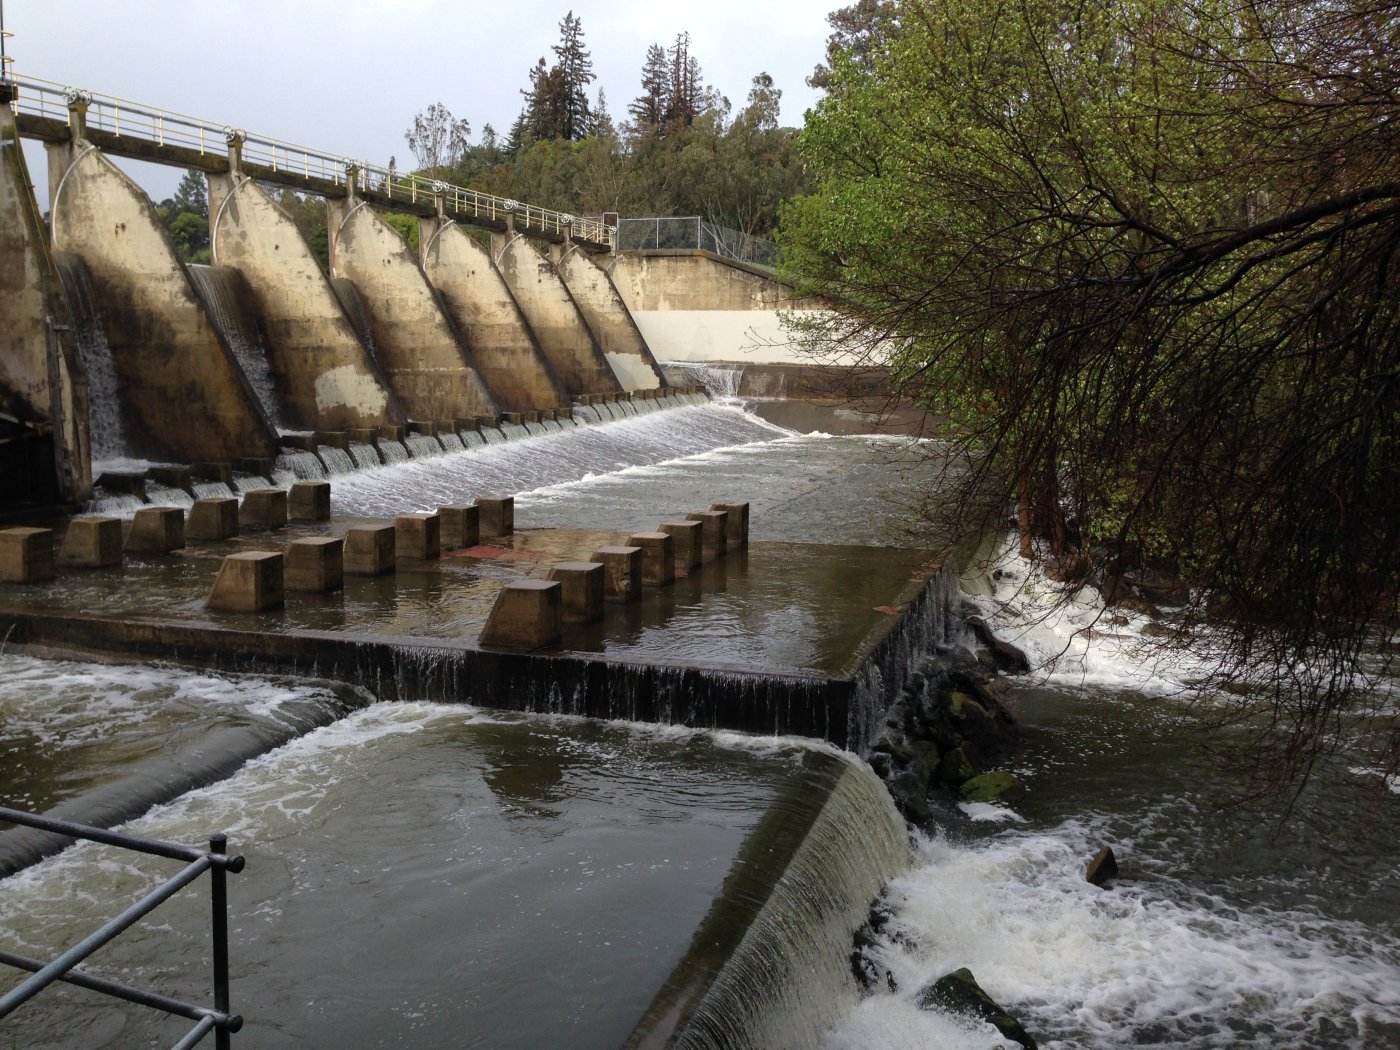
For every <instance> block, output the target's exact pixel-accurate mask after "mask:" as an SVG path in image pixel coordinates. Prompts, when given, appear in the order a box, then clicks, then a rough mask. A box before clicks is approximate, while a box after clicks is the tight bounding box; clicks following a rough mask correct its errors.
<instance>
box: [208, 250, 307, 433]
mask: <svg viewBox="0 0 1400 1050" xmlns="http://www.w3.org/2000/svg"><path fill="white" fill-rule="evenodd" d="M186 269H188V270H189V273H190V282H191V283H192V284H193V285H194V288H195V291H196V292H198V293H199V297H200V298H201V299H203V300H204V307H205V310H206V311H207V312H208V315H209V320H210V321H211V322H213V325H214V327H215V328H217V329H218V330H219V334H221V335H222V336H223V337H224V340H225V341H226V342H227V343H228V345H229V348H230V349H231V350H232V351H233V356H234V357H236V358H237V359H238V366H239V368H241V369H242V370H243V374H244V376H246V377H247V379H248V383H249V385H250V386H252V388H253V393H255V394H256V395H257V397H258V403H259V404H260V405H262V409H263V412H264V413H265V414H266V415H267V418H268V419H270V420H271V421H272V424H273V425H274V426H276V427H277V428H278V429H281V428H282V427H283V426H284V425H285V420H284V419H283V416H282V408H281V405H280V404H279V403H278V400H277V384H276V382H275V381H274V379H273V377H272V367H271V366H270V365H269V364H268V357H267V354H268V351H267V342H266V340H264V339H263V335H262V332H261V331H260V330H259V327H260V326H259V323H258V319H257V318H256V317H255V316H254V311H253V307H252V303H253V298H252V290H251V289H250V288H249V287H248V282H247V281H246V280H245V279H244V277H243V275H242V274H241V273H239V272H238V271H237V270H234V269H231V268H230V267H227V266H203V265H201V264H199V263H190V264H189V265H188V266H187V267H186Z"/></svg>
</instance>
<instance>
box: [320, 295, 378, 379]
mask: <svg viewBox="0 0 1400 1050" xmlns="http://www.w3.org/2000/svg"><path fill="white" fill-rule="evenodd" d="M331 288H332V290H333V291H334V292H335V297H336V298H337V299H339V300H340V305H341V307H342V308H343V309H344V310H345V316H346V317H348V318H349V319H350V327H352V328H354V329H355V334H356V335H357V336H359V337H360V342H362V343H364V344H365V349H366V350H368V351H369V352H370V355H371V356H372V357H373V358H374V359H375V360H376V361H377V360H379V348H378V347H377V346H375V345H374V326H373V325H371V324H370V321H369V311H368V310H366V309H365V301H364V300H363V299H361V298H360V290H359V289H358V288H356V287H355V285H354V282H352V281H350V280H347V279H346V278H344V277H332V278H331Z"/></svg>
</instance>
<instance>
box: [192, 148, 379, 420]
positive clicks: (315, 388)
mask: <svg viewBox="0 0 1400 1050" xmlns="http://www.w3.org/2000/svg"><path fill="white" fill-rule="evenodd" d="M209 227H210V229H209V240H210V245H211V247H212V251H213V256H214V261H215V262H216V263H218V264H219V265H221V266H233V267H236V268H237V269H239V270H240V271H242V273H243V276H244V277H245V278H247V281H248V284H249V286H250V287H251V288H252V289H253V294H254V295H255V296H256V297H257V300H258V306H259V307H260V309H261V312H262V314H263V317H264V319H265V321H266V330H265V333H264V335H265V338H266V342H267V348H268V363H269V365H270V366H271V368H272V373H273V375H274V376H275V377H276V380H277V385H278V390H279V393H280V394H281V397H282V403H283V405H284V406H285V409H286V412H287V414H288V416H289V419H288V420H287V421H288V423H289V424H290V425H291V426H293V427H295V428H299V429H303V430H349V429H363V428H367V427H377V426H385V425H391V424H399V423H402V422H403V421H404V413H403V409H402V408H401V407H400V406H399V403H398V400H397V398H395V397H394V395H393V393H392V392H391V390H390V387H389V382H388V379H387V378H386V377H385V376H384V373H383V372H382V371H381V370H380V368H379V365H378V364H377V363H376V362H375V360H374V358H373V357H372V356H371V355H370V352H369V351H368V350H367V349H366V348H365V345H364V344H363V343H362V342H360V338H359V336H358V335H357V334H356V332H355V328H354V325H353V324H351V322H350V319H349V317H347V316H346V313H345V308H344V307H343V306H342V305H341V303H340V299H339V298H338V297H337V296H336V294H335V291H334V290H333V289H332V288H331V284H330V281H329V279H328V278H327V277H326V275H325V274H324V273H323V272H322V271H321V267H320V265H319V264H318V263H317V261H316V257H315V256H314V255H312V253H311V249H310V248H309V247H308V246H307V244H306V241H305V240H304V239H303V238H302V236H301V231H300V230H298V229H297V227H296V223H294V222H293V221H292V219H291V217H290V216H288V215H287V214H286V213H285V212H284V211H283V210H282V209H281V208H280V207H278V205H277V203H276V202H275V201H273V199H272V198H271V197H270V196H268V194H267V193H266V191H264V190H263V189H262V187H260V186H259V185H257V183H255V182H254V181H253V180H252V179H250V178H248V177H247V176H245V175H242V174H238V173H234V174H229V175H214V174H211V175H210V176H209Z"/></svg>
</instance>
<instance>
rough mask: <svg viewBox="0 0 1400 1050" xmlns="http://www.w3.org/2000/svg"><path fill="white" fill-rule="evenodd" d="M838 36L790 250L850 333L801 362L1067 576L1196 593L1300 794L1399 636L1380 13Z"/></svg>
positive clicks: (1394, 303) (1396, 211)
mask: <svg viewBox="0 0 1400 1050" xmlns="http://www.w3.org/2000/svg"><path fill="white" fill-rule="evenodd" d="M856 6H857V7H868V8H871V9H872V11H873V9H874V8H888V10H887V12H886V16H885V17H883V18H880V19H878V20H877V21H875V22H873V23H872V25H874V26H875V28H876V29H878V32H873V33H872V32H865V33H863V34H861V35H859V36H858V41H859V44H860V46H853V45H852V46H845V47H843V46H842V45H841V41H840V40H839V39H838V40H837V41H836V46H835V47H834V49H833V50H832V52H831V54H830V56H829V62H830V64H829V67H828V68H827V72H826V74H825V77H826V79H825V81H824V86H825V87H826V88H827V91H828V95H827V97H826V98H825V99H824V100H823V101H822V103H821V104H820V105H819V106H818V107H817V109H816V111H815V112H814V113H813V114H811V115H810V116H809V120H808V124H807V127H806V129H805V131H804V132H803V134H802V137H801V150H802V154H803V158H804V160H805V161H806V163H807V165H808V168H809V173H810V175H811V176H812V178H813V181H814V184H815V189H814V191H813V192H812V194H810V195H809V196H805V197H803V198H801V199H799V200H798V201H796V202H795V203H794V204H793V205H792V206H791V207H790V209H789V210H788V211H787V212H786V214H785V216H784V221H783V225H782V238H781V240H782V244H783V248H784V251H785V253H786V257H787V260H788V265H789V268H790V272H791V274H792V275H793V276H794V277H795V278H796V279H798V280H800V281H801V282H802V283H803V285H804V286H805V288H806V290H807V291H809V292H811V293H813V294H818V295H823V296H826V297H828V298H829V299H831V300H832V301H833V303H835V304H836V305H837V306H838V307H839V308H840V313H839V314H834V315H831V316H830V317H829V318H828V319H827V320H826V321H825V322H824V330H820V331H817V330H814V331H811V332H810V333H809V334H810V335H811V336H812V337H813V338H814V339H817V340H821V339H825V340H826V341H827V344H828V345H830V346H842V347H845V348H847V349H848V350H851V349H854V350H855V352H856V353H865V354H867V355H870V356H873V357H878V358H880V359H882V360H885V359H887V360H889V361H890V362H891V363H892V364H893V366H894V370H895V376H896V380H897V382H898V384H899V385H900V387H901V388H902V389H903V390H904V391H905V392H907V393H910V394H912V395H913V396H915V397H917V398H919V399H920V400H921V401H922V403H923V404H925V405H926V406H928V407H929V408H930V409H932V410H934V411H936V412H939V413H941V414H943V415H944V416H945V417H946V419H947V429H946V432H947V435H948V436H949V437H950V438H951V439H952V441H953V442H954V444H955V448H956V450H958V451H960V452H961V453H963V455H964V459H963V462H966V463H969V464H972V465H973V468H974V469H972V470H969V471H967V472H966V473H964V474H963V475H962V477H961V480H960V481H959V482H958V484H959V485H961V486H964V488H965V491H963V492H962V496H964V497H966V496H967V495H968V491H966V490H970V489H972V488H974V487H975V488H977V490H978V492H980V493H981V494H982V495H983V496H984V497H989V498H990V503H991V505H992V506H999V505H1001V503H1002V501H1003V500H1009V501H1011V502H1013V503H1015V504H1018V505H1019V511H1020V514H1019V517H1020V524H1021V526H1022V529H1023V532H1024V534H1025V536H1026V537H1027V541H1029V539H1030V537H1031V536H1032V535H1039V536H1040V537H1042V538H1043V539H1044V542H1045V545H1046V549H1047V551H1048V553H1049V554H1050V555H1051V556H1052V557H1055V558H1058V559H1059V562H1060V567H1061V571H1062V572H1065V573H1067V574H1070V575H1077V576H1082V575H1083V574H1084V573H1087V572H1089V571H1091V570H1092V569H1093V568H1094V565H1095V562H1096V561H1097V562H1098V563H1099V565H1100V566H1102V565H1103V564H1104V563H1105V562H1113V563H1116V564H1119V565H1121V564H1124V563H1127V562H1140V563H1144V564H1146V565H1149V566H1157V567H1162V568H1165V569H1168V570H1170V571H1172V572H1174V573H1178V574H1180V575H1181V576H1182V577H1183V578H1184V579H1185V580H1186V581H1187V582H1189V583H1190V584H1191V585H1192V586H1193V587H1194V588H1195V590H1194V592H1193V593H1194V594H1196V595H1198V596H1200V597H1199V598H1198V600H1196V601H1194V602H1192V603H1191V604H1189V605H1188V606H1187V608H1186V609H1185V610H1184V612H1183V627H1184V628H1185V629H1187V630H1188V631H1189V630H1190V629H1192V628H1194V627H1197V626H1200V625H1202V624H1207V623H1208V624H1209V627H1210V630H1211V631H1212V637H1213V638H1214V639H1215V640H1216V642H1217V643H1218V644H1220V645H1221V646H1222V649H1221V650H1220V652H1221V654H1222V655H1221V657H1220V664H1219V677H1220V679H1222V680H1228V681H1229V683H1230V684H1231V685H1232V687H1233V688H1234V692H1235V693H1237V694H1238V695H1239V696H1240V698H1241V699H1240V700H1239V703H1238V704H1236V705H1234V706H1233V707H1232V708H1231V710H1232V711H1233V712H1235V713H1247V714H1249V715H1250V716H1251V718H1255V719H1257V718H1258V716H1259V715H1260V714H1261V713H1262V714H1263V715H1264V718H1263V721H1262V722H1259V721H1254V722H1252V723H1251V724H1254V725H1256V726H1257V725H1262V726H1263V727H1264V728H1263V729H1261V730H1259V733H1260V740H1261V743H1265V744H1269V745H1271V746H1269V747H1266V748H1260V749H1259V751H1258V752H1257V753H1258V754H1259V755H1261V756H1263V758H1262V759H1261V764H1260V767H1259V769H1258V770H1257V772H1259V773H1260V774H1261V775H1262V776H1264V777H1265V778H1266V779H1270V780H1275V781H1277V780H1284V781H1289V780H1291V781H1292V782H1294V783H1296V782H1298V780H1299V778H1303V777H1305V776H1306V774H1307V772H1308V771H1309V770H1310V769H1311V767H1312V763H1313V762H1314V761H1315V760H1316V759H1317V758H1318V756H1319V755H1320V754H1322V753H1323V752H1324V751H1325V750H1326V748H1327V747H1328V746H1330V744H1331V742H1332V741H1333V740H1334V739H1335V736H1334V735H1333V730H1334V729H1336V728H1337V725H1338V719H1340V718H1341V717H1342V716H1343V714H1344V713H1354V712H1355V711H1356V710H1357V709H1358V708H1359V707H1362V708H1364V707H1365V706H1366V705H1367V704H1369V703H1372V702H1374V694H1372V693H1370V692H1368V691H1367V688H1366V687H1367V684H1368V683H1369V682H1370V681H1371V675H1372V674H1373V673H1375V672H1376V671H1378V670H1379V669H1382V668H1385V667H1388V665H1389V663H1390V651H1389V649H1388V648H1387V646H1388V644H1389V636H1390V634H1391V633H1392V632H1393V631H1394V629H1395V627H1396V625H1397V608H1398V607H1400V606H1397V602H1400V559H1398V558H1397V557H1396V554H1395V551H1396V550H1397V542H1400V328H1397V322H1400V317H1398V316H1397V312H1398V311H1400V281H1397V273H1396V265H1395V264H1396V258H1395V257H1396V252H1397V251H1400V152H1397V149H1396V146H1397V142H1396V130H1395V129H1396V126H1397V123H1396V118H1397V116H1400V67H1397V66H1396V64H1395V62H1394V59H1393V56H1394V53H1395V48H1396V46H1397V44H1400V18H1398V17H1397V6H1396V5H1395V4H1393V3H1382V2H1375V3H1372V2H1365V0H1279V2H1271V3H1244V4H1240V3H1233V2H1215V0H1204V2H1192V3H1188V4H1181V3H1179V2H1177V0H1129V2H1117V3H1112V4H1108V3H1101V4H1087V5H1086V4H1083V3H1077V2H1076V3H1068V2H1062V0H958V2H956V3H933V2H929V0H907V2H901V3H897V4H891V5H869V4H863V5H856ZM848 10H849V9H848ZM838 29H839V27H838ZM944 498H948V499H951V500H952V502H955V503H956V502H958V500H959V494H958V493H956V492H955V493H953V494H952V495H951V496H945V497H944ZM1392 732H1393V731H1392ZM1397 758H1400V739H1397V738H1396V737H1394V736H1393V735H1392V736H1391V738H1390V739H1389V758H1388V761H1389V765H1390V768H1391V771H1392V772H1393V771H1394V770H1395V768H1396V765H1397Z"/></svg>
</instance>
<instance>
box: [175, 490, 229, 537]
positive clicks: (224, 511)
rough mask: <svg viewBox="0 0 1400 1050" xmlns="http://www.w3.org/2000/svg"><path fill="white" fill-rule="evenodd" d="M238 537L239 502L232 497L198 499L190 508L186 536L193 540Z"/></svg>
mask: <svg viewBox="0 0 1400 1050" xmlns="http://www.w3.org/2000/svg"><path fill="white" fill-rule="evenodd" d="M237 535H238V500H236V499H234V498H233V497H232V496H219V497H214V498H210V499H197V500H195V501H194V505H193V506H192V507H190V519H189V521H187V522H186V523H185V536H186V537H187V538H188V539H192V540H231V539H233V537H235V536H237Z"/></svg>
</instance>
